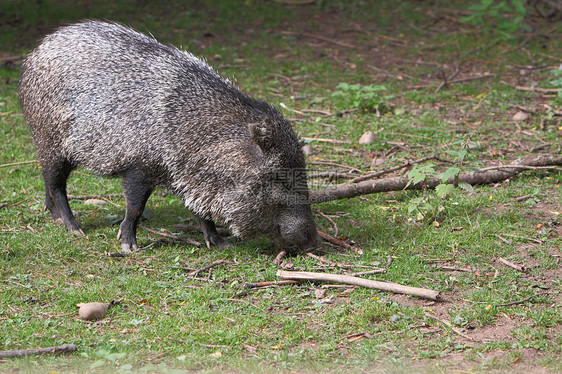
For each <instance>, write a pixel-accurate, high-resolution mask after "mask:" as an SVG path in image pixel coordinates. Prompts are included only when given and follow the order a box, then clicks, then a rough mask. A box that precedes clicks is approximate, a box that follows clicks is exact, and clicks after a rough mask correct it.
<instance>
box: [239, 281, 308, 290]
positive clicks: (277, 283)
mask: <svg viewBox="0 0 562 374" xmlns="http://www.w3.org/2000/svg"><path fill="white" fill-rule="evenodd" d="M295 283H299V281H297V280H278V281H273V282H257V283H245V284H244V287H246V288H265V287H271V286H283V285H286V284H295Z"/></svg>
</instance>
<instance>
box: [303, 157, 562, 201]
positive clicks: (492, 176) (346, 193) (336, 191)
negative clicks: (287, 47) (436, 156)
mask: <svg viewBox="0 0 562 374" xmlns="http://www.w3.org/2000/svg"><path fill="white" fill-rule="evenodd" d="M554 165H562V155H550V154H539V155H531V156H526V157H523V158H521V159H519V160H517V161H515V162H513V163H511V164H509V165H504V166H497V167H493V169H488V170H486V171H482V172H470V173H462V174H460V175H459V176H458V180H455V179H453V178H451V179H450V180H449V181H448V183H450V184H454V185H457V184H458V182H459V181H462V182H466V183H468V184H470V185H478V184H490V183H497V182H501V181H503V180H506V179H508V178H510V177H513V176H515V175H517V174H519V173H520V172H522V171H524V170H527V169H528V168H529V167H541V166H554ZM408 182H409V179H408V178H407V177H395V178H386V179H377V180H369V181H364V182H360V183H356V184H348V183H345V184H340V185H337V186H335V187H332V188H326V189H323V190H312V191H310V202H311V203H313V204H316V203H323V202H327V201H332V200H338V199H346V198H351V197H356V196H360V195H367V194H372V193H377V192H388V191H400V190H403V189H408V190H420V189H425V188H429V189H433V188H435V187H436V186H438V185H439V184H441V183H442V181H441V179H439V178H430V179H428V180H426V181H423V182H420V183H417V184H410V185H409V186H408V187H407V188H406V186H407V185H408Z"/></svg>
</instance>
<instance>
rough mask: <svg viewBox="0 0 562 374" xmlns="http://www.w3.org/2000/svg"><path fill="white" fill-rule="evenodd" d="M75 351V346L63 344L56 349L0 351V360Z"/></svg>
mask: <svg viewBox="0 0 562 374" xmlns="http://www.w3.org/2000/svg"><path fill="white" fill-rule="evenodd" d="M76 349H77V348H76V345H75V344H65V345H61V346H58V347H48V348H36V349H21V350H12V351H2V352H0V359H3V358H14V357H24V356H31V355H44V354H52V353H68V352H74V351H76Z"/></svg>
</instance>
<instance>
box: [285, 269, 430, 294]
mask: <svg viewBox="0 0 562 374" xmlns="http://www.w3.org/2000/svg"><path fill="white" fill-rule="evenodd" d="M277 277H279V278H281V279H283V280H287V279H292V280H308V281H321V282H331V283H344V284H351V285H355V286H360V287H367V288H374V289H377V290H381V291H388V292H394V293H400V294H406V295H412V296H416V297H420V298H423V299H430V300H434V301H438V300H441V293H440V292H439V291H433V290H429V289H426V288H419V287H410V286H404V285H401V284H398V283H391V282H378V281H373V280H369V279H363V278H358V277H353V276H350V275H338V274H327V273H311V272H305V271H283V270H277Z"/></svg>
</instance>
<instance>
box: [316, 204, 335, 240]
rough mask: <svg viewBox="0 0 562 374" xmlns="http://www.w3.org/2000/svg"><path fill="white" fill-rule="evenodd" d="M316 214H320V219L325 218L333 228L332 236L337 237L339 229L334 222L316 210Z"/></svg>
mask: <svg viewBox="0 0 562 374" xmlns="http://www.w3.org/2000/svg"><path fill="white" fill-rule="evenodd" d="M317 213H318V214H320V215H321V216H322V217H324V218H326V219H327V220H328V222H330V223H331V224H332V226H333V227H334V236H338V233H339V229H338V225H337V224H336V223H335V222H334V220H333V219H332V218H330V216H328V215H327V214H324V213H323V212H322V211H320V210H318V211H317Z"/></svg>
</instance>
